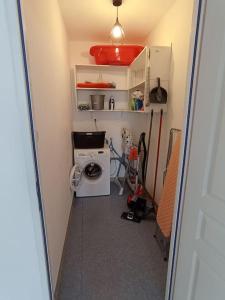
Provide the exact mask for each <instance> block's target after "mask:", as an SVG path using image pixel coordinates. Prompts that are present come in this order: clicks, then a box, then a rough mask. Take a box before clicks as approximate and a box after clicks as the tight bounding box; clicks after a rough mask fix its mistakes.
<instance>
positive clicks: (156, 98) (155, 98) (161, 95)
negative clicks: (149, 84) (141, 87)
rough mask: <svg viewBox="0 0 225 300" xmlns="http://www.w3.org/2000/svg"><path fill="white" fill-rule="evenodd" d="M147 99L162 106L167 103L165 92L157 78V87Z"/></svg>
mask: <svg viewBox="0 0 225 300" xmlns="http://www.w3.org/2000/svg"><path fill="white" fill-rule="evenodd" d="M149 99H150V102H151V103H158V104H163V103H166V102H167V91H166V90H165V89H164V88H163V87H161V85H160V78H159V77H157V87H155V88H153V89H152V90H151V91H150V93H149Z"/></svg>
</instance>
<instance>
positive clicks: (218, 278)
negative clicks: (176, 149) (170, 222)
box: [173, 0, 225, 300]
mask: <svg viewBox="0 0 225 300" xmlns="http://www.w3.org/2000/svg"><path fill="white" fill-rule="evenodd" d="M224 11H225V2H224V1H223V0H215V1H207V4H206V13H205V18H204V28H203V36H202V45H201V52H200V59H199V70H198V76H197V86H196V93H195V97H194V98H195V99H194V100H195V108H194V117H193V127H192V137H191V147H190V161H189V167H188V173H187V181H186V190H185V196H184V197H185V202H184V212H183V219H182V227H181V238H180V245H179V253H178V264H177V273H176V279H175V289H174V298H173V299H175V300H181V299H182V300H185V299H188V300H212V299H213V300H222V299H225V18H224Z"/></svg>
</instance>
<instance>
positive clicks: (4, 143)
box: [0, 0, 50, 300]
mask: <svg viewBox="0 0 225 300" xmlns="http://www.w3.org/2000/svg"><path fill="white" fill-rule="evenodd" d="M0 43H1V48H0V65H1V68H0V91H1V97H0V103H1V109H0V131H1V133H0V136H1V138H0V161H1V167H0V182H1V188H0V203H1V209H0V240H1V242H0V299H2V300H3V299H4V300H13V299H18V300H19V299H23V300H30V299H32V300H40V299H42V300H48V299H50V294H49V288H48V278H47V269H46V261H45V251H44V243H43V235H42V225H41V216H40V211H39V204H38V197H37V191H36V176H35V167H34V160H33V149H32V139H31V131H30V120H29V110H28V101H27V93H26V83H25V74H24V65H23V56H22V46H21V38H20V29H19V21H18V13H17V2H16V1H9V0H3V1H0Z"/></svg>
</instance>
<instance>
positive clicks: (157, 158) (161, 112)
mask: <svg viewBox="0 0 225 300" xmlns="http://www.w3.org/2000/svg"><path fill="white" fill-rule="evenodd" d="M162 119H163V110H162V109H161V111H160V122H159V136H158V148H157V157H156V167H155V180H154V189H153V196H152V198H153V201H154V200H155V192H156V182H157V175H158V164H159V150H160V141H161V131H162Z"/></svg>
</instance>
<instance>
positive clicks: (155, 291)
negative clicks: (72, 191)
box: [57, 184, 167, 300]
mask: <svg viewBox="0 0 225 300" xmlns="http://www.w3.org/2000/svg"><path fill="white" fill-rule="evenodd" d="M111 190H112V192H111V196H105V197H94V198H77V199H75V200H74V203H73V206H72V211H71V217H70V221H69V227H68V234H67V239H66V243H65V248H64V256H63V261H62V269H61V276H60V281H59V284H58V290H57V300H72V299H82V300H88V299H93V300H94V299H96V300H97V299H98V300H100V299H121V300H122V299H142V300H144V299H154V300H163V299H164V289H165V283H166V272H167V263H166V262H164V261H163V257H162V254H161V252H160V249H159V247H158V245H157V243H156V241H155V240H154V238H153V233H154V230H155V224H154V222H153V221H150V220H144V221H142V222H141V223H140V224H137V223H133V222H129V221H125V220H122V219H120V215H121V213H122V212H123V211H124V210H127V207H126V198H127V193H128V191H126V192H125V194H124V196H122V197H121V196H118V195H117V192H118V190H117V188H116V187H115V186H114V184H112V185H111Z"/></svg>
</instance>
